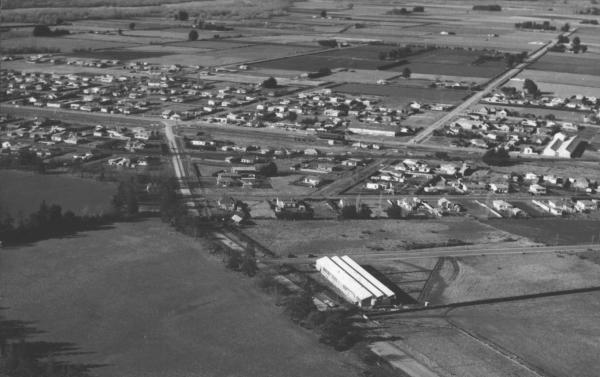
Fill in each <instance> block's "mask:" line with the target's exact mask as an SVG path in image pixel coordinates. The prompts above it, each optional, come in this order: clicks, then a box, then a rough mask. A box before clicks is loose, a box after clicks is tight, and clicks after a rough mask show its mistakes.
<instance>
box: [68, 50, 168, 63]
mask: <svg viewBox="0 0 600 377" xmlns="http://www.w3.org/2000/svg"><path fill="white" fill-rule="evenodd" d="M170 53H171V52H161V51H143V50H142V51H140V50H129V49H126V48H123V49H111V50H95V51H81V52H70V53H68V54H66V55H67V56H74V57H78V58H88V59H116V60H121V61H128V60H138V59H146V58H157V57H161V56H166V55H169V54H170Z"/></svg>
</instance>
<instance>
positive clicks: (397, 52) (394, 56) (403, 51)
mask: <svg viewBox="0 0 600 377" xmlns="http://www.w3.org/2000/svg"><path fill="white" fill-rule="evenodd" d="M412 52H413V50H412V48H410V47H409V46H406V47H400V48H396V49H393V50H389V51H379V53H378V54H377V57H378V58H379V60H398V59H402V58H405V57H407V56H409V55H410V54H412Z"/></svg>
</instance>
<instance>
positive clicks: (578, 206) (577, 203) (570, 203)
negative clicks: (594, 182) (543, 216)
mask: <svg viewBox="0 0 600 377" xmlns="http://www.w3.org/2000/svg"><path fill="white" fill-rule="evenodd" d="M532 203H533V204H534V205H536V206H537V207H538V208H540V209H542V210H543V211H544V212H547V213H549V214H551V215H554V216H568V215H572V214H576V213H589V212H592V211H597V210H598V209H599V202H598V200H596V199H574V200H570V199H548V200H541V199H537V200H532Z"/></svg>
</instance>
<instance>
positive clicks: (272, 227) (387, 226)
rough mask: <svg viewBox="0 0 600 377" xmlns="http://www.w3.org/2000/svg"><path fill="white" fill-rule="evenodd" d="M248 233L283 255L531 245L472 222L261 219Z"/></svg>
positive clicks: (461, 220)
mask: <svg viewBox="0 0 600 377" xmlns="http://www.w3.org/2000/svg"><path fill="white" fill-rule="evenodd" d="M254 222H255V223H256V225H254V226H252V227H249V228H246V229H245V231H246V233H247V234H248V235H249V236H250V237H252V238H254V239H256V241H258V242H259V243H261V244H262V245H264V246H266V247H267V248H269V249H271V250H272V251H274V252H275V253H278V254H279V255H288V254H290V253H292V254H296V255H298V256H306V255H308V254H315V255H318V254H323V255H330V254H338V255H340V254H361V255H364V254H365V253H366V254H368V253H369V252H370V251H371V252H372V251H374V250H378V251H383V250H388V251H389V250H404V249H406V248H407V245H410V244H412V243H414V244H423V243H441V244H445V243H446V242H447V241H448V240H450V239H455V240H461V241H464V242H469V243H474V244H487V243H490V244H491V243H498V242H506V241H514V242H521V241H523V242H524V244H530V242H529V241H527V240H525V239H524V238H523V237H517V236H513V235H512V234H509V233H506V232H503V231H498V230H496V229H493V228H491V227H489V226H487V225H485V224H481V223H479V222H477V221H475V220H471V219H467V218H456V219H448V220H445V221H436V220H431V221H428V220H377V221H360V220H345V221H337V220H307V221H302V222H301V225H302V226H301V227H299V226H298V222H297V221H296V222H294V221H290V222H286V221H276V220H255V221H254Z"/></svg>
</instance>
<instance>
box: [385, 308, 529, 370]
mask: <svg viewBox="0 0 600 377" xmlns="http://www.w3.org/2000/svg"><path fill="white" fill-rule="evenodd" d="M483 320H487V321H488V323H493V318H489V317H487V318H485V319H482V321H483ZM378 321H379V322H381V324H382V326H383V327H384V328H385V330H386V332H388V333H389V334H391V335H392V336H395V337H397V340H395V341H393V343H394V344H395V345H397V346H398V347H399V348H400V349H402V350H405V351H406V352H407V353H409V354H410V355H411V356H413V357H414V358H416V359H417V360H419V361H420V362H421V363H423V364H424V365H426V366H428V367H429V369H431V370H432V371H433V372H434V373H437V375H438V376H460V377H482V376H485V377H508V376H511V377H517V376H518V377H537V376H538V375H536V374H534V373H531V372H530V371H528V370H527V369H525V368H523V367H521V366H519V365H517V364H515V363H513V362H512V361H510V360H508V359H507V358H505V357H504V356H503V355H501V354H499V353H497V352H496V351H494V350H492V349H491V348H489V347H486V346H484V345H483V344H481V343H480V342H478V341H477V340H476V339H473V338H471V337H469V336H467V335H465V334H464V333H462V332H461V331H460V330H459V329H456V328H454V327H453V326H451V325H450V324H449V323H448V322H447V320H446V319H445V315H444V311H442V310H436V311H427V312H423V313H406V314H398V315H394V316H389V317H387V318H382V319H379V320H378ZM538 350H539V348H538Z"/></svg>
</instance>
